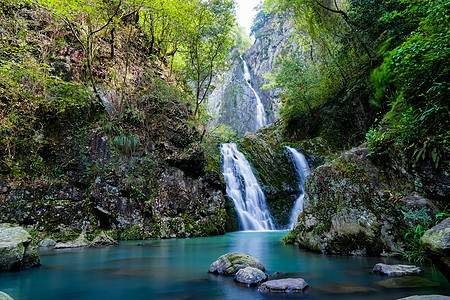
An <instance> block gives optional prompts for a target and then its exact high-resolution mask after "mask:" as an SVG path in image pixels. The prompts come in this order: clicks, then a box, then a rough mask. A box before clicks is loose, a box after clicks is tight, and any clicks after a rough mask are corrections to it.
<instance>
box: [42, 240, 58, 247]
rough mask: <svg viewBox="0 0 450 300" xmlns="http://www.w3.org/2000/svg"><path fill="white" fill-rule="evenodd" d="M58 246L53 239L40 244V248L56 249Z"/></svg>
mask: <svg viewBox="0 0 450 300" xmlns="http://www.w3.org/2000/svg"><path fill="white" fill-rule="evenodd" d="M55 245H56V242H55V241H54V240H52V239H44V240H42V241H40V242H39V244H38V246H39V247H54V246H55Z"/></svg>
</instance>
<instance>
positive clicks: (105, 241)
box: [89, 231, 119, 247]
mask: <svg viewBox="0 0 450 300" xmlns="http://www.w3.org/2000/svg"><path fill="white" fill-rule="evenodd" d="M118 244H119V243H118V242H117V241H116V240H114V239H113V238H112V237H110V236H109V235H107V234H106V233H105V232H104V231H102V232H101V233H100V234H99V235H97V236H96V237H95V238H94V240H93V241H92V242H91V243H90V244H89V246H91V247H105V246H112V245H118Z"/></svg>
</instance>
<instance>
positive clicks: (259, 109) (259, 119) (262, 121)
mask: <svg viewBox="0 0 450 300" xmlns="http://www.w3.org/2000/svg"><path fill="white" fill-rule="evenodd" d="M240 58H241V61H242V64H243V66H244V80H245V83H246V84H247V86H248V87H249V88H250V89H251V90H252V92H253V94H254V95H255V98H256V126H255V131H256V130H258V129H259V128H261V127H263V126H266V125H267V118H266V111H265V109H264V105H263V104H262V102H261V98H259V96H258V93H257V92H256V91H255V89H254V88H253V86H252V83H251V75H250V71H249V69H248V66H247V62H246V61H245V59H243V58H242V55H241V56H240Z"/></svg>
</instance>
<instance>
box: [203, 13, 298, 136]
mask: <svg viewBox="0 0 450 300" xmlns="http://www.w3.org/2000/svg"><path fill="white" fill-rule="evenodd" d="M295 34H297V33H296V32H295V30H294V25H293V24H292V23H291V22H290V21H289V18H287V17H286V16H277V15H270V16H268V18H267V20H266V22H264V24H262V25H261V26H260V28H259V29H257V30H256V31H255V32H254V36H255V43H254V44H253V46H252V47H251V48H250V49H248V50H247V51H245V52H244V53H243V54H242V58H243V59H244V60H245V61H246V62H247V65H248V68H249V72H250V77H251V78H250V84H251V86H252V87H253V89H254V90H255V91H256V93H257V94H258V96H259V98H260V99H261V102H262V104H263V106H264V110H265V112H266V119H267V122H268V123H272V122H274V121H275V120H276V119H278V118H279V105H280V102H281V99H280V93H281V91H280V89H277V88H271V89H265V88H263V86H264V85H265V84H269V83H271V80H273V78H272V79H266V78H268V77H270V74H271V73H274V72H275V69H276V68H277V67H278V66H279V65H280V63H281V59H280V58H281V57H284V56H286V55H287V54H288V53H289V52H291V51H293V50H294V49H295V48H297V47H298V45H297V44H296V43H295V42H294V41H295V39H293V38H292V37H293V36H294V35H295ZM243 72H244V69H243V63H242V61H241V58H240V57H239V53H238V51H237V49H234V50H233V51H232V52H231V53H230V63H229V71H228V72H227V73H225V74H222V75H219V76H218V77H217V78H216V79H215V89H214V91H213V92H212V93H211V95H210V96H209V98H208V106H209V113H210V115H212V117H213V118H212V121H211V122H210V124H209V126H210V127H213V126H214V125H216V124H219V123H222V124H225V125H227V126H230V127H231V128H232V129H233V130H235V131H236V132H237V133H238V135H239V136H244V135H245V134H246V133H247V132H255V130H256V97H255V96H254V93H253V91H252V90H251V89H250V88H249V87H248V85H247V83H246V81H245V79H244V76H243Z"/></svg>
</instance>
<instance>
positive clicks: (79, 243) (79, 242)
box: [55, 233, 89, 249]
mask: <svg viewBox="0 0 450 300" xmlns="http://www.w3.org/2000/svg"><path fill="white" fill-rule="evenodd" d="M87 246H89V244H88V242H87V241H86V238H85V237H84V234H83V233H82V234H80V236H79V237H78V238H77V239H76V240H74V241H69V242H59V243H56V245H55V249H68V248H82V247H87Z"/></svg>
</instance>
